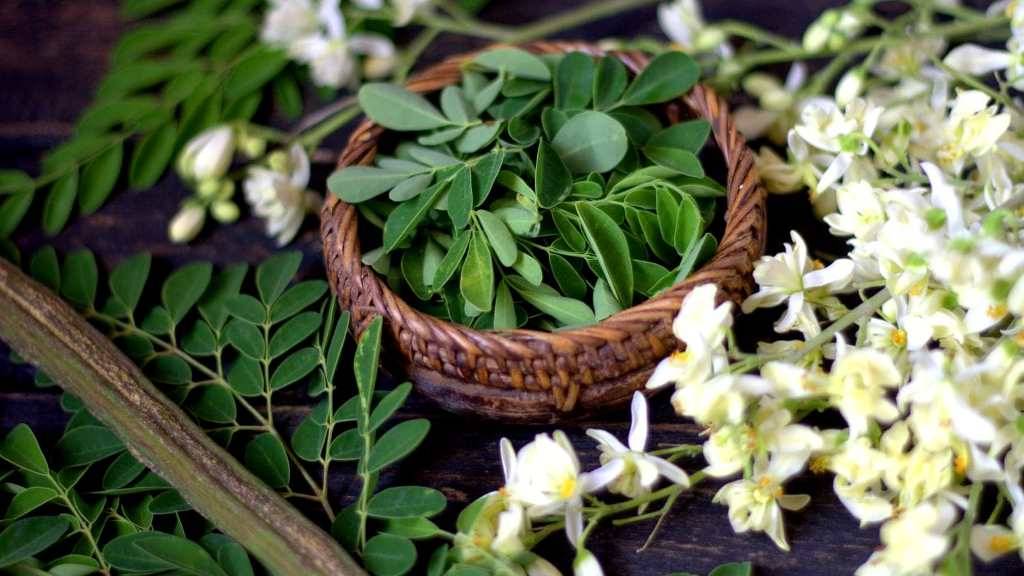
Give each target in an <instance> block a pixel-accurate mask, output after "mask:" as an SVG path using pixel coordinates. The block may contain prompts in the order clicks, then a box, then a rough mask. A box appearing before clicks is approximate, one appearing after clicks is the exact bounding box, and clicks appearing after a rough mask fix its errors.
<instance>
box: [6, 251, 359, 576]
mask: <svg viewBox="0 0 1024 576" xmlns="http://www.w3.org/2000/svg"><path fill="white" fill-rule="evenodd" d="M0 311H2V313H0V339H3V340H4V341H5V342H7V343H8V344H9V345H10V346H11V347H12V348H14V349H15V350H16V351H17V352H18V354H20V355H21V356H22V357H23V358H25V359H26V360H28V361H30V362H32V363H33V364H35V365H36V366H38V367H39V368H40V369H42V370H43V371H44V372H45V373H46V374H47V375H48V376H50V377H51V378H53V379H54V380H55V381H56V382H58V383H59V384H60V385H61V386H62V387H63V388H64V389H66V390H67V391H69V392H71V393H72V394H74V395H75V396H77V397H78V398H80V399H81V400H82V402H83V403H84V404H85V406H86V407H88V409H89V411H90V412H91V413H92V414H93V415H94V416H96V417H97V418H99V419H100V420H101V421H102V422H103V423H104V424H106V425H107V426H109V427H110V429H111V430H113V431H114V432H115V433H116V434H117V435H118V436H119V437H120V438H121V439H122V440H123V441H124V443H125V445H126V446H127V447H128V450H129V451H130V452H131V453H132V454H133V455H134V456H135V457H136V458H138V459H139V460H140V461H141V462H143V463H145V464H146V466H148V467H149V468H150V469H152V470H153V471H154V472H156V473H157V474H159V475H160V476H162V477H163V478H164V479H165V480H167V481H168V482H170V483H171V485H173V486H174V488H175V489H177V490H178V491H179V492H180V493H181V495H182V496H183V497H184V498H185V499H186V500H187V501H188V502H189V504H191V505H192V507H193V508H195V509H196V511H198V512H199V513H201V514H202V515H203V516H205V517H206V518H207V519H208V520H210V521H211V522H212V523H214V524H215V525H216V526H217V527H218V528H219V529H221V530H222V531H223V532H225V533H226V534H228V535H229V536H231V537H232V538H234V539H235V540H237V541H238V542H239V543H240V544H241V545H242V546H244V547H245V548H247V549H248V550H249V551H250V552H252V554H253V555H254V556H256V557H257V558H259V560H260V561H261V562H262V563H263V564H264V565H265V566H266V567H267V568H269V569H270V570H271V571H272V572H273V573H275V574H279V575H281V576H284V575H295V576H308V575H324V576H326V575H331V576H362V575H364V574H365V572H364V571H363V570H362V569H361V568H360V567H359V565H358V564H356V562H355V561H354V560H353V559H352V558H351V557H349V556H348V554H346V553H345V552H344V551H343V550H342V549H341V547H340V546H339V545H338V544H337V543H336V542H335V541H334V540H333V539H332V538H331V537H330V536H328V535H327V534H326V533H325V532H323V531H322V530H320V529H319V528H318V527H317V526H316V525H315V524H313V522H311V521H310V520H309V519H307V518H305V517H304V516H303V515H302V514H301V513H300V512H299V511H298V510H296V509H295V508H293V507H291V506H290V505H289V504H288V503H287V502H285V500H284V499H283V498H281V497H280V496H279V495H278V494H277V493H276V492H274V491H273V490H271V489H270V488H268V487H267V486H266V485H264V484H263V483H262V482H261V481H260V480H259V479H258V478H257V477H256V476H254V475H253V474H252V473H251V472H249V471H248V470H246V469H245V467H243V466H242V465H241V464H239V463H238V461H236V460H235V459H234V458H233V457H232V456H231V455H230V454H229V453H228V452H227V451H226V450H224V449H223V448H221V447H220V446H218V445H217V444H216V443H215V442H214V441H213V440H211V439H210V438H209V437H207V436H206V434H205V433H204V432H203V431H202V430H201V429H200V428H199V427H198V426H196V425H195V423H193V422H192V421H191V420H190V419H189V417H188V416H187V415H186V414H185V413H184V412H183V411H182V410H181V409H180V408H179V407H178V406H176V405H175V404H174V403H172V402H171V401H170V400H168V399H167V398H166V397H164V396H163V395H162V394H161V393H160V392H159V391H158V390H157V389H156V387H155V386H154V385H153V384H152V383H151V382H150V381H149V380H148V379H147V378H146V377H145V376H144V375H143V374H142V371H141V370H139V368H138V367H136V366H135V365H134V364H133V363H132V362H131V361H130V360H129V359H128V358H126V357H125V356H124V355H123V354H122V353H121V352H120V351H119V350H118V349H117V348H116V347H115V346H114V345H113V343H111V342H110V341H109V340H107V339H106V338H105V337H104V336H103V335H102V334H100V333H99V332H98V331H96V330H95V329H94V328H93V327H92V326H91V325H89V323H88V322H86V321H85V319H84V318H82V317H81V316H79V315H78V314H77V313H76V312H75V311H74V310H73V309H72V308H71V307H70V306H68V305H67V304H65V303H64V302H63V301H62V300H60V299H59V298H58V297H57V296H55V295H54V294H52V293H51V292H50V291H49V290H47V289H46V288H44V287H43V286H41V285H40V284H38V283H37V282H35V281H33V280H32V279H30V278H28V277H27V276H26V275H25V274H23V273H22V272H21V271H20V270H18V269H17V268H16V267H15V266H14V265H12V264H11V263H9V262H7V261H6V260H3V259H0Z"/></svg>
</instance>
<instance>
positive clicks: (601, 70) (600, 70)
mask: <svg viewBox="0 0 1024 576" xmlns="http://www.w3.org/2000/svg"><path fill="white" fill-rule="evenodd" d="M628 83H629V77H628V73H627V72H626V67H625V66H624V65H623V64H622V62H621V61H620V60H619V59H618V58H616V57H614V56H605V57H603V58H601V59H600V60H599V61H598V63H597V69H596V70H595V71H594V86H593V99H594V108H595V109H597V110H606V109H608V108H611V107H612V106H613V105H614V104H615V102H616V101H618V99H619V97H620V96H622V92H623V91H624V90H625V89H626V84H628Z"/></svg>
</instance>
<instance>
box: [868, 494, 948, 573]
mask: <svg viewBox="0 0 1024 576" xmlns="http://www.w3.org/2000/svg"><path fill="white" fill-rule="evenodd" d="M955 520H956V511H955V509H954V508H953V506H952V505H951V504H949V503H948V502H938V503H924V504H921V505H920V506H917V507H915V508H912V509H910V510H906V511H905V512H903V513H902V514H900V515H899V516H898V517H896V518H894V519H893V520H890V521H889V522H886V523H885V525H884V526H882V531H881V534H882V543H883V544H884V545H885V548H883V549H882V550H879V551H878V552H875V553H874V554H872V555H871V558H869V559H868V561H867V562H866V563H865V564H864V565H863V566H861V567H860V568H859V569H858V570H857V576H890V575H891V576H899V575H912V574H932V573H933V571H932V568H933V565H934V563H935V562H936V561H938V560H939V559H940V558H942V556H943V555H944V554H945V553H946V550H948V549H949V537H948V536H947V534H946V532H947V530H949V528H950V526H952V524H953V522H954V521H955Z"/></svg>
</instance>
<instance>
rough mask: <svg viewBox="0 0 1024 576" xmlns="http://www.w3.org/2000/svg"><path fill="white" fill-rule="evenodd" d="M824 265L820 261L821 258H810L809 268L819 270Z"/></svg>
mask: <svg viewBox="0 0 1024 576" xmlns="http://www.w3.org/2000/svg"><path fill="white" fill-rule="evenodd" d="M824 267H825V264H823V263H822V262H821V260H818V259H817V258H814V259H813V260H811V269H812V270H821V269H822V268H824Z"/></svg>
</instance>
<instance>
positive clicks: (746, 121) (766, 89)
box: [733, 62, 807, 176]
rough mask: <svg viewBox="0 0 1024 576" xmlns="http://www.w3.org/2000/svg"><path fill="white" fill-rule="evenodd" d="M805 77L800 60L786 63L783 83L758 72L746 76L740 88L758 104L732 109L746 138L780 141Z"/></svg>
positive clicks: (794, 111)
mask: <svg viewBox="0 0 1024 576" xmlns="http://www.w3.org/2000/svg"><path fill="white" fill-rule="evenodd" d="M806 80H807V66H806V65H805V64H804V63H803V62H796V63H794V64H793V65H792V66H790V68H789V72H788V73H786V79H785V82H779V80H778V79H777V78H776V77H775V76H772V75H769V74H762V73H759V72H754V73H752V74H749V75H747V76H746V77H745V78H744V79H743V89H744V90H745V91H746V92H747V93H748V94H750V95H751V96H753V97H755V98H757V104H758V105H757V106H740V107H739V108H737V109H736V110H735V111H734V112H733V120H734V121H735V122H736V127H737V128H738V129H739V131H740V132H742V133H743V135H744V136H746V137H747V139H748V140H753V139H755V138H760V137H761V136H767V137H768V138H770V139H771V140H772V141H773V142H775V143H776V144H782V143H784V142H785V141H786V137H787V133H788V132H789V128H790V126H791V125H792V124H793V121H794V120H795V118H796V115H797V112H798V109H799V108H800V104H799V102H798V101H797V99H796V97H795V96H796V94H797V93H798V92H799V91H800V88H801V87H803V85H804V82H805V81H806ZM762 150H765V149H762ZM762 153H763V152H762ZM763 175H764V174H763V173H762V176H763Z"/></svg>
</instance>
